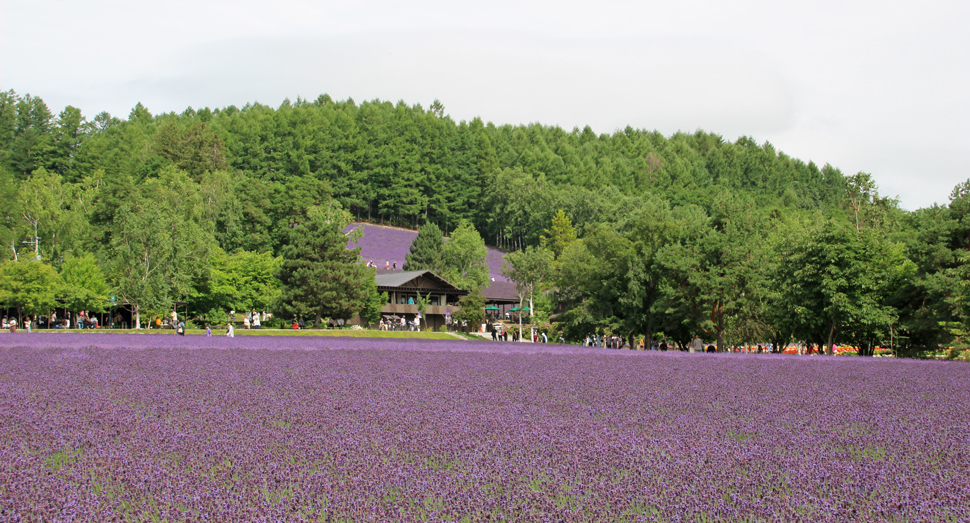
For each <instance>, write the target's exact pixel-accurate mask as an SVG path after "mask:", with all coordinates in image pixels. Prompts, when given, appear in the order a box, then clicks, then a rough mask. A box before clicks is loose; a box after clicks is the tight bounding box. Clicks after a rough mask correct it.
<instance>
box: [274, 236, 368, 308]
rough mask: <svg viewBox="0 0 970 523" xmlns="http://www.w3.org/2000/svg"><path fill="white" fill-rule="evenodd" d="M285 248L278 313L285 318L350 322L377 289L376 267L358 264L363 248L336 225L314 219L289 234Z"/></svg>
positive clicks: (281, 269) (280, 274) (283, 251)
mask: <svg viewBox="0 0 970 523" xmlns="http://www.w3.org/2000/svg"><path fill="white" fill-rule="evenodd" d="M288 240H289V241H288V243H287V245H285V246H283V249H282V254H283V265H282V267H281V268H280V271H279V279H280V283H281V285H282V295H281V296H280V299H279V302H278V305H277V307H276V309H277V310H278V312H280V313H281V314H283V315H284V317H293V316H303V317H306V318H314V323H315V324H317V325H319V323H320V320H321V319H322V318H324V317H330V318H343V319H350V318H351V317H352V316H353V315H354V314H357V313H358V312H360V311H361V309H363V308H364V306H365V304H366V303H367V301H368V298H369V297H370V287H372V286H373V285H374V269H372V268H370V267H365V266H364V265H362V264H361V263H360V247H357V248H354V249H347V238H346V237H345V236H344V234H343V232H341V230H340V225H339V223H337V222H334V221H330V222H328V221H326V220H325V219H323V218H319V217H318V218H316V219H313V220H310V221H307V222H304V223H300V224H299V225H296V226H295V227H293V229H291V230H290V234H289V238H288Z"/></svg>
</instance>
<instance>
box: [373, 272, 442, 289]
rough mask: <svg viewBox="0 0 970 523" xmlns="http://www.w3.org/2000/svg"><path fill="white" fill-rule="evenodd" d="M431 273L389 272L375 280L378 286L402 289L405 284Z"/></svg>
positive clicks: (379, 275)
mask: <svg viewBox="0 0 970 523" xmlns="http://www.w3.org/2000/svg"><path fill="white" fill-rule="evenodd" d="M426 272H431V271H404V272H388V273H384V274H378V275H377V276H376V277H375V278H376V280H377V284H378V285H380V286H381V287H400V286H401V285H404V284H405V283H407V282H409V281H411V280H413V279H415V278H417V277H418V276H421V275H422V274H424V273H426ZM431 274H434V273H431Z"/></svg>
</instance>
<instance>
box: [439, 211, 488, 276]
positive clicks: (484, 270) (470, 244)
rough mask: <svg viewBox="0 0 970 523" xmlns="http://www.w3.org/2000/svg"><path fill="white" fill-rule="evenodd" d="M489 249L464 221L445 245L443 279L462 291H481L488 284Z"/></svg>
mask: <svg viewBox="0 0 970 523" xmlns="http://www.w3.org/2000/svg"><path fill="white" fill-rule="evenodd" d="M487 256H488V248H486V247H485V241H484V240H483V239H482V237H481V236H480V235H479V234H478V231H476V230H475V228H474V227H472V224H471V223H469V222H467V221H463V222H461V223H460V224H459V225H458V228H457V229H455V232H453V233H452V235H451V238H449V239H448V242H447V243H445V248H444V258H445V265H444V269H443V270H442V274H441V275H442V277H444V278H445V279H446V280H448V282H450V283H451V284H452V285H454V286H455V287H458V288H459V289H462V290H473V289H481V288H482V287H484V286H485V285H486V284H487V283H488V265H487V264H486V258H487Z"/></svg>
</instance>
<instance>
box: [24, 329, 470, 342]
mask: <svg viewBox="0 0 970 523" xmlns="http://www.w3.org/2000/svg"><path fill="white" fill-rule="evenodd" d="M17 332H25V331H23V330H18V331H17ZM34 332H53V333H57V332H72V333H82V334H85V333H90V334H95V333H97V334H154V335H158V336H164V335H169V336H175V331H174V330H171V329H141V330H136V329H85V330H79V329H36V330H34ZM185 334H186V336H200V335H201V336H204V335H205V329H186V330H185ZM212 335H213V336H225V335H226V329H225V328H223V327H219V328H215V329H212ZM236 336H340V337H345V338H402V339H425V340H454V339H456V338H455V336H453V335H451V334H448V333H445V332H410V331H403V332H402V331H381V330H370V329H364V330H350V329H343V330H340V329H335V330H321V329H301V330H293V329H249V330H247V329H236Z"/></svg>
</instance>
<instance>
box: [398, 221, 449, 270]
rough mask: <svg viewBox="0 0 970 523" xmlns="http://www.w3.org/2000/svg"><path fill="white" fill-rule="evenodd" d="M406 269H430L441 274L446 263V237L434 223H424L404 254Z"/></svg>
mask: <svg viewBox="0 0 970 523" xmlns="http://www.w3.org/2000/svg"><path fill="white" fill-rule="evenodd" d="M404 260H405V262H404V270H406V271H421V270H428V271H431V272H433V273H435V274H438V275H440V274H441V271H442V269H443V268H444V265H445V238H444V235H443V234H441V229H439V228H438V226H437V225H435V224H433V223H426V224H424V225H423V226H422V227H421V229H420V230H419V231H418V235H417V236H416V237H415V238H414V241H412V242H411V250H410V252H409V253H408V254H405V255H404Z"/></svg>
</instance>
